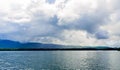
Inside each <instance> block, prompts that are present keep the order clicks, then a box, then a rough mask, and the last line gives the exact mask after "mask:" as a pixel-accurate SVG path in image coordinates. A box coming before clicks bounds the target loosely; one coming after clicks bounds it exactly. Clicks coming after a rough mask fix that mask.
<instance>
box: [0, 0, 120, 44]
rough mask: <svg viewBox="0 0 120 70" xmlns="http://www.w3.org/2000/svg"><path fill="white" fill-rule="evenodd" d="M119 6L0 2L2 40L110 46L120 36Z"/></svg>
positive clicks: (92, 0)
mask: <svg viewBox="0 0 120 70" xmlns="http://www.w3.org/2000/svg"><path fill="white" fill-rule="evenodd" d="M118 3H119V0H114V1H113V0H106V1H105V0H84V1H83V0H79V1H78V0H26V1H25V2H24V1H18V0H11V1H8V0H4V1H0V10H1V11H0V38H1V39H10V40H16V41H21V42H30V41H35V42H46V43H58V44H71V45H108V42H109V41H113V40H114V41H118V40H119V37H120V32H119V31H118V30H119V27H120V21H119V18H120V17H119V15H120V14H119V11H120V8H119V4H118Z"/></svg>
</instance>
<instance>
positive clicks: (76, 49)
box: [0, 48, 120, 51]
mask: <svg viewBox="0 0 120 70" xmlns="http://www.w3.org/2000/svg"><path fill="white" fill-rule="evenodd" d="M112 50H113V51H120V48H0V51H112Z"/></svg>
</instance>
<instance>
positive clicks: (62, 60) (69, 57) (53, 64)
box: [0, 51, 120, 70]
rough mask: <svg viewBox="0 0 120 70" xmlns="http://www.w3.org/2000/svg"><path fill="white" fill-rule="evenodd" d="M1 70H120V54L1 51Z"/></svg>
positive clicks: (103, 52) (102, 52)
mask: <svg viewBox="0 0 120 70" xmlns="http://www.w3.org/2000/svg"><path fill="white" fill-rule="evenodd" d="M0 70H120V52H118V51H0Z"/></svg>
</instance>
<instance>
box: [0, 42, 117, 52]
mask: <svg viewBox="0 0 120 70" xmlns="http://www.w3.org/2000/svg"><path fill="white" fill-rule="evenodd" d="M3 49H17V50H18V49H22V50H23V49H27V50H30V49H60V50H65V49H67V50H72V49H73V50H106V49H112V50H113V49H118V48H110V47H107V46H96V47H92V46H65V45H57V44H43V43H33V42H29V43H20V42H16V41H10V40H0V50H3Z"/></svg>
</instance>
